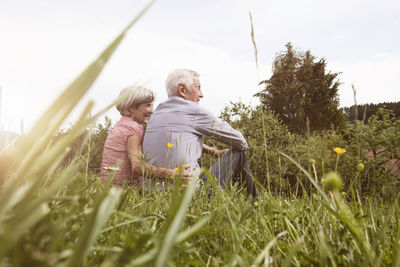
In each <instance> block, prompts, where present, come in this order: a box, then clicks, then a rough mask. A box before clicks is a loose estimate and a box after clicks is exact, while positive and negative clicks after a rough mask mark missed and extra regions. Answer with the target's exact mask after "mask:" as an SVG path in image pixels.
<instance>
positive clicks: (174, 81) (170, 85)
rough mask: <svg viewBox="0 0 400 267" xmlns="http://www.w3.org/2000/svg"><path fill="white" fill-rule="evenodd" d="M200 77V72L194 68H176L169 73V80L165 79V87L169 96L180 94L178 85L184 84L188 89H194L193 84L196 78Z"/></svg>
mask: <svg viewBox="0 0 400 267" xmlns="http://www.w3.org/2000/svg"><path fill="white" fill-rule="evenodd" d="M198 77H200V74H198V73H197V72H195V71H194V70H189V69H176V70H173V71H171V72H170V73H169V75H168V77H167V80H166V81H165V88H166V89H167V94H168V97H170V96H179V94H178V85H179V84H184V85H185V86H186V88H187V89H188V91H189V92H190V91H191V90H192V84H193V80H194V78H198Z"/></svg>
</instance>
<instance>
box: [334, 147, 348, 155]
mask: <svg viewBox="0 0 400 267" xmlns="http://www.w3.org/2000/svg"><path fill="white" fill-rule="evenodd" d="M333 151H335V152H336V154H338V155H342V154H343V153H345V152H346V149H344V148H341V147H334V148H333Z"/></svg>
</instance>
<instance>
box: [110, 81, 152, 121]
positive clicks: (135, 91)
mask: <svg viewBox="0 0 400 267" xmlns="http://www.w3.org/2000/svg"><path fill="white" fill-rule="evenodd" d="M119 97H125V98H124V100H122V102H121V103H119V104H118V105H117V109H118V111H119V113H121V115H122V116H130V115H131V112H130V111H129V109H130V108H131V107H137V106H139V105H140V104H144V103H150V102H153V101H154V99H155V96H154V92H153V91H151V90H150V89H147V88H144V87H142V86H130V87H127V88H124V89H122V91H121V93H119Z"/></svg>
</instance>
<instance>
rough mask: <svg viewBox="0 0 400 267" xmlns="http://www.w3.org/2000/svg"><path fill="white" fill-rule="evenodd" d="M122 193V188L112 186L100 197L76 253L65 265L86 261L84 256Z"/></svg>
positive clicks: (88, 218) (83, 231)
mask: <svg viewBox="0 0 400 267" xmlns="http://www.w3.org/2000/svg"><path fill="white" fill-rule="evenodd" d="M120 194H121V190H120V189H117V188H111V189H110V191H109V192H107V193H105V194H104V196H100V197H98V200H97V204H96V205H95V208H94V209H93V211H92V212H91V214H89V215H88V217H87V220H86V224H85V227H84V228H83V229H82V232H81V234H80V236H79V238H78V242H77V244H76V246H75V250H74V254H73V256H72V257H71V258H70V259H69V260H68V262H67V263H66V265H65V266H68V267H75V266H80V265H81V263H82V262H84V258H85V256H86V255H87V253H88V252H89V248H90V246H91V244H92V243H93V241H94V240H95V238H96V236H97V234H98V233H99V232H100V229H101V228H102V227H103V226H104V224H105V223H106V221H107V219H108V217H109V216H110V215H111V213H112V212H113V211H114V207H115V205H116V204H117V201H118V199H119V196H120ZM84 265H85V264H84Z"/></svg>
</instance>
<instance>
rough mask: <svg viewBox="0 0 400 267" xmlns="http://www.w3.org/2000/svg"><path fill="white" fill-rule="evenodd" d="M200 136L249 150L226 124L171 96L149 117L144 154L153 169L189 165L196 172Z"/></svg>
mask: <svg viewBox="0 0 400 267" xmlns="http://www.w3.org/2000/svg"><path fill="white" fill-rule="evenodd" d="M203 136H206V137H209V138H211V139H214V140H216V141H219V142H222V143H224V144H227V145H229V146H231V147H232V148H233V149H236V150H246V149H248V148H249V146H248V144H247V142H246V140H245V139H244V137H243V135H242V134H241V133H240V132H239V131H238V130H235V129H233V128H232V127H231V126H230V125H229V124H228V123H226V122H224V121H222V120H220V119H219V118H217V117H215V116H214V115H213V114H212V113H210V112H209V111H207V110H206V109H204V108H202V107H200V106H199V105H198V104H196V103H194V102H192V101H188V100H185V99H183V98H181V97H179V96H173V97H169V98H168V99H167V100H166V101H164V102H163V103H161V104H160V105H158V107H157V109H156V110H155V111H154V113H153V115H152V116H151V117H150V120H149V123H148V124H147V127H146V131H145V134H144V139H143V152H144V153H145V155H146V159H147V160H148V162H149V163H151V164H154V165H156V166H159V167H164V168H169V169H173V168H176V167H179V166H181V165H184V164H189V165H190V168H189V170H188V171H189V172H192V173H197V172H198V171H199V167H200V166H199V163H198V162H199V159H200V157H201V154H202V150H203ZM168 144H170V145H169V146H170V147H169V146H168ZM172 145H173V146H172Z"/></svg>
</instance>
